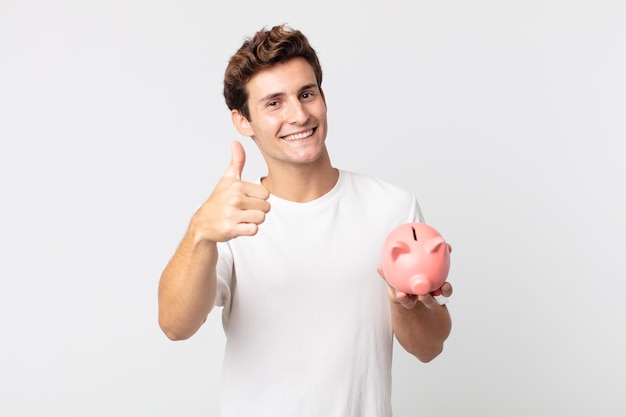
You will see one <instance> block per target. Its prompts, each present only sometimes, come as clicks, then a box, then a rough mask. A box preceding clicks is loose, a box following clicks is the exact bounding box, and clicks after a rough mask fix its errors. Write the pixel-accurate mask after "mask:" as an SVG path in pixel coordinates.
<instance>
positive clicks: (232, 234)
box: [191, 141, 270, 242]
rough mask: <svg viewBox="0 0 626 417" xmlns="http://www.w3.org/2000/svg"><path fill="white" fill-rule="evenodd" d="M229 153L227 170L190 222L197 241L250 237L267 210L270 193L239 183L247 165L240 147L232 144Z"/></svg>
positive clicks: (238, 144) (251, 184)
mask: <svg viewBox="0 0 626 417" xmlns="http://www.w3.org/2000/svg"><path fill="white" fill-rule="evenodd" d="M231 153H232V157H231V160H230V165H229V166H228V169H227V170H226V172H225V173H224V175H223V176H222V178H221V179H220V181H219V182H218V183H217V185H216V186H215V189H214V190H213V193H211V196H210V197H209V199H208V200H207V201H206V202H205V203H204V204H202V206H200V208H199V209H198V210H197V211H196V214H195V215H194V217H193V219H192V224H191V227H193V228H195V231H196V233H198V234H197V235H196V236H197V238H200V239H205V240H209V241H213V242H225V241H228V240H230V239H233V238H236V237H238V236H253V235H255V234H256V233H257V231H258V227H259V224H261V223H263V221H264V220H265V215H266V213H267V212H269V210H270V204H269V203H268V201H267V199H268V198H269V196H270V193H269V191H268V190H267V189H266V188H265V187H263V186H262V185H260V184H253V183H249V182H244V181H242V180H241V173H242V171H243V167H244V165H245V162H246V154H245V151H244V149H243V146H242V145H241V143H239V142H237V141H234V142H233V143H232V145H231Z"/></svg>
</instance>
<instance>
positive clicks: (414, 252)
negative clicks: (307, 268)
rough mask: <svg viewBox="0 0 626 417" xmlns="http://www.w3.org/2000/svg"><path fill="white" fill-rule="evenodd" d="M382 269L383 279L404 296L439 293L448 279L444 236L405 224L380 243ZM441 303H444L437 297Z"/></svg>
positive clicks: (447, 256)
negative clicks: (404, 294)
mask: <svg viewBox="0 0 626 417" xmlns="http://www.w3.org/2000/svg"><path fill="white" fill-rule="evenodd" d="M381 267H382V270H383V274H384V276H385V279H386V280H387V282H388V283H389V285H391V286H392V287H394V288H395V289H396V290H398V291H402V292H405V293H407V294H418V295H425V294H429V293H433V295H437V294H441V292H440V291H437V290H439V288H440V287H441V286H442V285H443V283H444V282H445V281H446V278H447V277H448V272H449V270H450V251H449V249H448V245H447V244H446V242H445V240H444V239H443V237H442V236H441V235H440V234H439V232H438V231H437V230H435V229H434V228H433V227H431V226H429V225H427V224H424V223H404V224H401V225H400V226H398V227H396V228H395V229H393V230H392V231H391V232H390V233H389V235H388V236H387V239H386V240H385V242H384V244H383V251H382V263H381ZM437 301H439V303H440V304H443V303H444V302H445V300H443V299H442V298H439V299H438V300H437Z"/></svg>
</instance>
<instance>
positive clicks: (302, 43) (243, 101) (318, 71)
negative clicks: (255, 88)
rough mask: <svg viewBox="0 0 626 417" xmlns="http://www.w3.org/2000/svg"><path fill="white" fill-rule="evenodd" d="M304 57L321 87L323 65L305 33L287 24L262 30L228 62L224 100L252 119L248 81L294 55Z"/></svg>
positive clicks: (231, 107) (244, 43)
mask: <svg viewBox="0 0 626 417" xmlns="http://www.w3.org/2000/svg"><path fill="white" fill-rule="evenodd" d="M296 57H302V58H304V59H306V60H307V62H308V63H309V64H311V66H312V67H313V71H314V72H315V78H316V79H317V86H318V87H319V88H320V90H321V88H322V67H321V65H320V62H319V59H318V57H317V53H316V52H315V50H314V49H313V48H312V47H311V45H310V44H309V41H308V39H307V38H306V36H304V35H303V34H302V32H300V31H299V30H294V29H292V28H290V27H288V26H286V25H284V24H283V25H280V26H274V27H272V28H271V29H269V30H268V29H261V30H260V31H258V32H257V33H256V34H255V35H254V36H253V37H252V38H246V39H245V41H244V42H243V44H242V45H241V47H240V48H239V50H238V51H237V53H235V54H234V55H233V56H232V57H231V58H230V61H229V62H228V66H227V67H226V72H225V74H224V99H225V100H226V105H227V106H228V108H229V109H230V110H234V109H236V110H239V111H240V112H241V113H242V114H243V115H244V116H245V117H246V119H248V120H250V111H249V109H248V90H247V88H246V84H247V83H248V81H249V80H250V78H252V77H253V76H254V75H255V74H256V73H258V72H259V71H262V70H264V69H267V68H269V67H271V66H273V65H276V64H279V63H282V62H286V61H288V60H290V59H292V58H296Z"/></svg>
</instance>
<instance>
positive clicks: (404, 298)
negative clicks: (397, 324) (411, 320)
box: [396, 291, 418, 309]
mask: <svg viewBox="0 0 626 417" xmlns="http://www.w3.org/2000/svg"><path fill="white" fill-rule="evenodd" d="M396 300H398V302H399V303H400V304H401V305H402V307H404V308H407V309H411V308H413V307H415V304H417V302H418V297H417V296H415V295H411V294H407V293H405V292H402V291H396Z"/></svg>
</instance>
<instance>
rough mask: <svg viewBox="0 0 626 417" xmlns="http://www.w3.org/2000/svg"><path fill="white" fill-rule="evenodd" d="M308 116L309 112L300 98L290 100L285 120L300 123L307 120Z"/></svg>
mask: <svg viewBox="0 0 626 417" xmlns="http://www.w3.org/2000/svg"><path fill="white" fill-rule="evenodd" d="M309 117H310V116H309V112H308V111H307V109H306V107H305V106H304V104H303V103H302V102H301V101H300V100H298V99H293V100H291V102H290V103H289V105H288V106H287V122H289V123H291V124H298V125H302V124H304V123H306V122H307V121H308V120H309Z"/></svg>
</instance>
